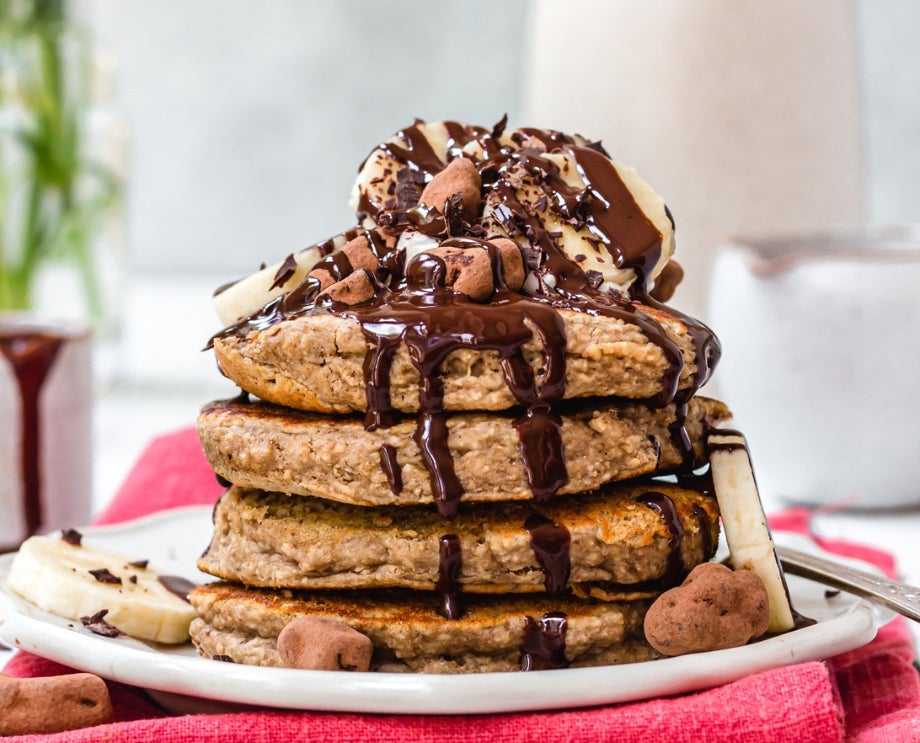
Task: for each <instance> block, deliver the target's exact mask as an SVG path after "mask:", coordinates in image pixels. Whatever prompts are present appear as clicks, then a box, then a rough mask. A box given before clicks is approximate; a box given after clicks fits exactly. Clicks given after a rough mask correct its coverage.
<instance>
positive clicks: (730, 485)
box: [708, 429, 795, 633]
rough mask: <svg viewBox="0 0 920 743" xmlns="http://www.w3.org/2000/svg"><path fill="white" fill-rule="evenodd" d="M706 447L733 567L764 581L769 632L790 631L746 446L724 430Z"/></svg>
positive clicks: (734, 433) (782, 584) (785, 596)
mask: <svg viewBox="0 0 920 743" xmlns="http://www.w3.org/2000/svg"><path fill="white" fill-rule="evenodd" d="M708 445H709V463H710V467H711V468H712V481H713V485H714V486H715V491H716V498H717V499H718V501H719V511H721V513H722V528H723V531H724V532H725V539H726V541H727V542H728V549H729V552H730V553H731V561H732V567H733V568H734V569H735V570H742V569H743V570H751V571H753V572H754V573H756V574H757V575H758V576H760V578H761V580H762V581H763V583H764V586H765V587H766V589H767V596H768V597H769V599H770V626H769V628H768V632H774V633H775V632H785V631H786V630H790V629H792V628H793V627H794V626H795V620H794V618H793V614H792V606H791V605H790V603H789V593H788V591H787V589H786V581H785V579H784V578H783V571H782V568H781V567H780V564H779V559H778V558H777V556H776V550H775V548H774V545H773V535H772V534H771V533H770V527H769V526H768V524H767V517H766V515H765V514H764V512H763V505H762V504H761V502H760V495H759V494H758V492H757V482H756V480H755V479H754V468H753V466H752V465H751V457H750V454H749V453H748V448H747V442H746V441H745V439H744V436H743V435H742V434H741V433H739V432H738V431H731V430H727V429H725V430H714V431H712V432H711V433H710V434H709V439H708Z"/></svg>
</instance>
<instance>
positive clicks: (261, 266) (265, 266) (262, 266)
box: [259, 261, 268, 271]
mask: <svg viewBox="0 0 920 743" xmlns="http://www.w3.org/2000/svg"><path fill="white" fill-rule="evenodd" d="M266 268H268V264H267V263H266V262H265V261H262V262H261V263H260V264H259V270H260V271H264V270H265V269H266Z"/></svg>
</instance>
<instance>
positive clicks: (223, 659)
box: [211, 654, 236, 663]
mask: <svg viewBox="0 0 920 743" xmlns="http://www.w3.org/2000/svg"><path fill="white" fill-rule="evenodd" d="M211 660H219V661H220V662H221V663H236V661H235V660H233V658H231V657H230V656H229V655H221V654H217V655H212V656H211Z"/></svg>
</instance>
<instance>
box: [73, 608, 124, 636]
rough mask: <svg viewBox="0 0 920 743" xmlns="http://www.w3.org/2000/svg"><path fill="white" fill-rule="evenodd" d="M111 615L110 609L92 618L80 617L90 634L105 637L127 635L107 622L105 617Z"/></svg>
mask: <svg viewBox="0 0 920 743" xmlns="http://www.w3.org/2000/svg"><path fill="white" fill-rule="evenodd" d="M108 613H109V610H108V609H100V610H99V611H97V612H96V613H95V614H93V615H92V616H91V617H80V621H81V622H82V623H83V626H84V627H86V629H88V630H89V631H90V632H93V633H94V634H97V635H102V636H103V637H122V636H123V635H124V634H125V633H124V632H122V631H121V630H120V629H118V627H113V626H112V625H111V624H109V623H108V622H107V621H105V615H106V614H108Z"/></svg>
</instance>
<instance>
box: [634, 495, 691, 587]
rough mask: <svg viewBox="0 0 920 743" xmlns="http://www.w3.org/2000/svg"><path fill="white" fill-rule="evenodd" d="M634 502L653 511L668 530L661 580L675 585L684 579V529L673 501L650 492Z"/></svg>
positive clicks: (685, 572)
mask: <svg viewBox="0 0 920 743" xmlns="http://www.w3.org/2000/svg"><path fill="white" fill-rule="evenodd" d="M636 502H637V503H642V504H644V505H646V506H648V507H649V508H651V509H652V510H653V511H656V512H657V513H658V515H659V516H660V517H661V520H662V521H663V522H664V524H665V526H666V527H667V528H668V532H669V533H670V536H669V537H668V562H667V567H666V568H665V573H664V575H663V576H662V578H663V580H664V581H665V582H666V583H671V584H673V585H677V584H678V583H680V582H681V581H682V580H683V579H684V576H686V574H687V571H686V570H685V569H684V559H683V556H682V555H681V544H682V543H683V539H684V527H683V524H681V522H680V517H679V516H678V514H677V509H676V508H675V506H674V501H672V500H671V499H670V498H669V497H668V496H666V495H665V494H664V493H659V492H658V491H656V490H652V491H649V492H647V493H643V494H642V495H640V496H638V497H637V498H636Z"/></svg>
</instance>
